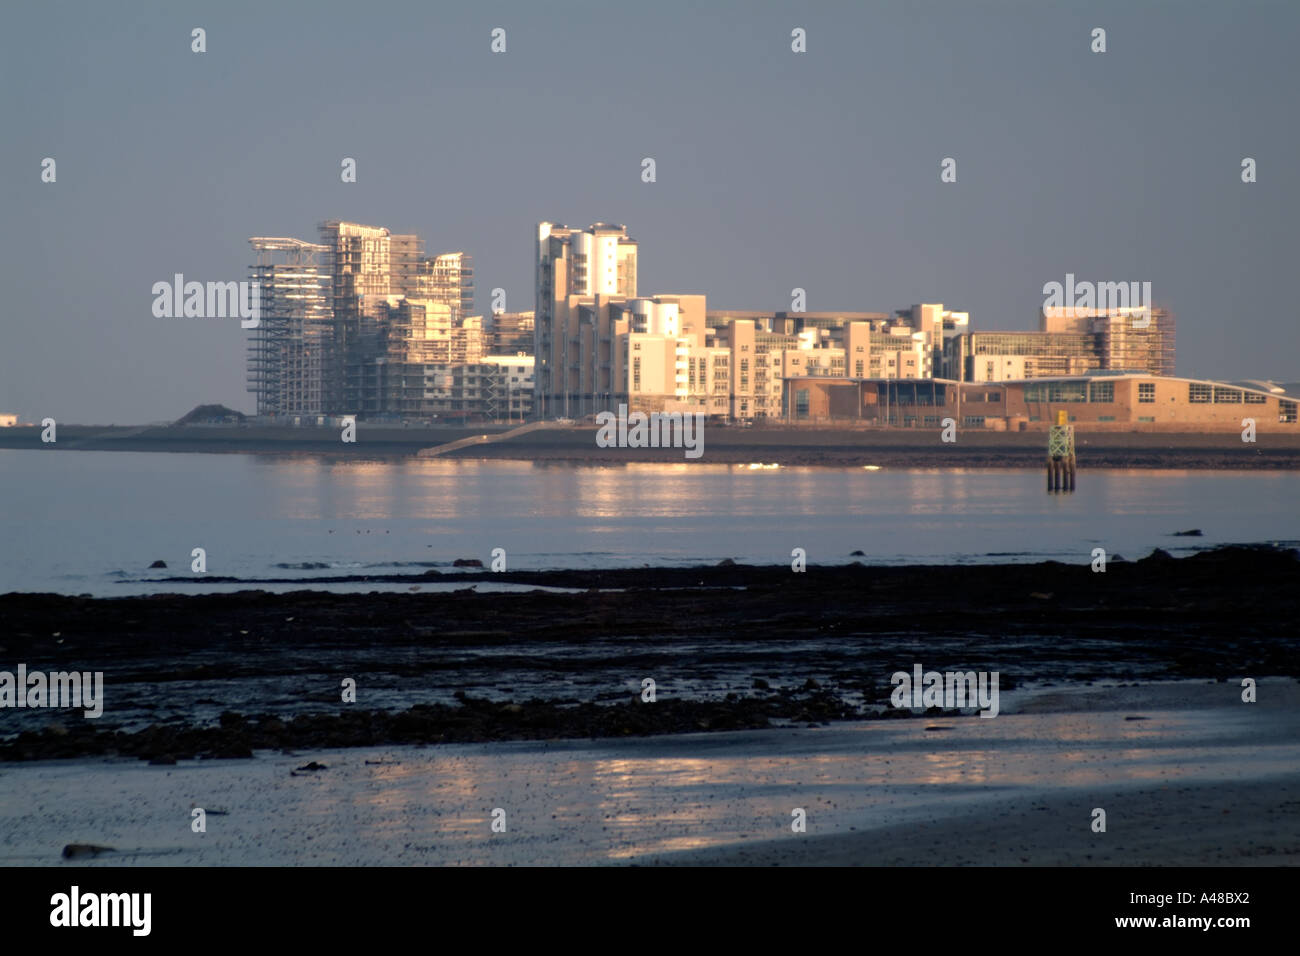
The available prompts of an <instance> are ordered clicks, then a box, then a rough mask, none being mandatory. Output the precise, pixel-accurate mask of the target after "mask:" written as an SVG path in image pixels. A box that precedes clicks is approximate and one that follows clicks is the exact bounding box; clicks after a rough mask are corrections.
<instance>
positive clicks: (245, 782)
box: [0, 678, 1300, 866]
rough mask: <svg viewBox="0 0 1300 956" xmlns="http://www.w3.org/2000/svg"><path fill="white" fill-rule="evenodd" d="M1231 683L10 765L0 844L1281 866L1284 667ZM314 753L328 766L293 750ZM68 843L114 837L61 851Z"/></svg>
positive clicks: (1292, 738)
mask: <svg viewBox="0 0 1300 956" xmlns="http://www.w3.org/2000/svg"><path fill="white" fill-rule="evenodd" d="M1239 695H1240V689H1239V688H1238V687H1235V686H1234V685H1233V684H1231V683H1226V682H1215V683H1211V682H1188V681H1183V682H1171V683H1164V684H1155V685H1143V686H1127V687H1111V688H1101V687H1084V688H1076V689H1066V690H1053V691H1037V692H1033V691H1023V692H1015V691H1013V692H1004V694H1003V697H1002V713H1001V714H1000V715H999V716H998V717H997V718H994V719H983V718H978V717H951V718H949V717H943V718H928V717H922V718H919V719H913V720H893V721H872V722H864V723H852V724H837V725H833V726H831V727H822V728H786V729H773V730H757V731H739V732H727V733H709V734H686V735H675V736H663V737H652V738H635V739H628V740H621V741H549V742H514V743H509V742H507V743H492V744H449V745H442V746H436V747H420V746H407V747H393V748H382V749H379V748H359V749H347V750H325V751H321V750H315V751H303V752H300V753H298V754H296V755H295V754H283V753H278V752H272V751H261V752H259V753H258V754H257V756H256V757H255V759H253V760H204V761H197V760H196V761H182V762H181V763H179V764H177V765H175V766H150V765H148V764H146V763H145V762H143V761H138V760H129V759H122V758H115V759H80V760H58V761H41V762H36V763H30V764H8V765H4V766H3V767H0V864H3V865H11V866H12V865H46V864H48V865H55V866H59V865H63V866H73V865H75V866H81V865H92V866H94V865H110V866H113V865H235V864H251V865H312V864H337V865H398V866H406V865H448V864H525V865H533V864H628V863H652V864H664V863H667V864H674V863H676V864H732V865H735V864H740V865H744V864H786V865H807V864H890V865H962V864H977V865H1020V864H1040V865H1041V864H1048V865H1050V864H1065V865H1093V864H1095V865H1107V864H1109V865H1134V864H1139V865H1148V864H1149V865H1228V866H1237V865H1251V864H1262V865H1278V864H1287V863H1290V864H1294V863H1296V862H1297V861H1300V732H1298V731H1300V684H1297V682H1296V681H1294V680H1291V679H1287V678H1279V679H1272V680H1264V681H1262V682H1261V683H1260V685H1259V702H1258V703H1254V704H1244V703H1241V702H1240V696H1239ZM1139 717H1140V718H1143V719H1132V718H1139ZM936 728H943V729H936ZM312 761H315V762H316V763H318V764H324V765H325V766H326V768H327V769H323V770H310V771H309V770H296V769H295V768H300V767H303V766H305V765H307V764H309V763H310V762H312ZM295 774H296V775H295ZM192 806H198V807H203V808H205V809H206V810H207V811H208V812H209V815H208V817H207V832H206V833H195V832H193V831H192V829H191V820H192V816H191V807H192ZM1097 807H1100V808H1103V809H1105V810H1106V812H1107V821H1106V823H1107V829H1106V832H1105V833H1094V832H1093V831H1092V829H1091V822H1092V811H1093V809H1094V808H1097ZM497 808H500V809H502V810H504V811H505V824H506V832H504V833H494V832H493V830H492V818H493V811H494V809H497ZM795 808H802V809H803V810H804V811H806V816H807V832H806V833H803V834H797V833H794V832H792V830H791V821H792V819H793V817H792V811H793V810H794V809H795ZM219 811H224V813H221V812H219ZM68 843H93V844H99V845H104V846H110V847H114V848H116V852H112V853H105V854H103V855H101V856H99V857H97V858H95V859H93V860H76V861H73V862H65V861H64V860H63V859H62V858H61V856H60V851H61V850H62V848H63V846H64V845H65V844H68Z"/></svg>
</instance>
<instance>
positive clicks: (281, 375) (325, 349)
mask: <svg viewBox="0 0 1300 956" xmlns="http://www.w3.org/2000/svg"><path fill="white" fill-rule="evenodd" d="M248 242H249V245H251V246H252V248H253V252H254V254H255V256H256V262H255V263H254V264H253V265H252V266H250V267H249V278H250V280H251V281H253V282H256V283H258V286H259V296H260V303H261V307H260V315H259V321H258V324H257V325H256V326H255V327H254V328H253V330H252V331H253V335H252V338H251V339H250V340H249V345H248V390H249V391H250V392H251V393H253V395H254V396H255V399H256V403H257V414H258V415H259V416H282V415H292V414H319V413H322V412H324V411H325V410H326V409H325V407H324V404H323V397H324V396H323V394H322V388H323V384H324V381H325V380H326V378H327V377H328V373H327V371H326V369H327V366H328V364H329V361H330V357H331V355H332V354H333V352H332V349H331V339H332V337H333V322H332V317H333V316H332V309H331V296H330V282H329V275H328V271H327V269H326V266H325V263H324V261H323V257H324V254H325V253H326V251H327V250H326V248H325V247H324V246H322V245H318V244H316V243H311V242H304V241H303V240H301V239H293V238H289V237H284V236H254V237H253V238H251V239H249V240H248Z"/></svg>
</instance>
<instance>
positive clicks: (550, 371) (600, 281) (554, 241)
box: [533, 222, 637, 417]
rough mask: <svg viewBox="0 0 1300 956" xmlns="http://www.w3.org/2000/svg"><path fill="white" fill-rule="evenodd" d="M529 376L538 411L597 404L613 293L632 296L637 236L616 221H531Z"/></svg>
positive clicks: (606, 389)
mask: <svg viewBox="0 0 1300 956" xmlns="http://www.w3.org/2000/svg"><path fill="white" fill-rule="evenodd" d="M536 238H537V242H536V247H535V248H536V257H535V263H534V265H535V282H534V306H535V307H534V319H535V321H534V344H533V355H534V357H535V358H536V368H535V373H534V380H535V382H536V390H537V397H536V403H537V408H538V414H539V415H541V416H542V417H557V416H570V415H586V414H591V413H593V412H596V411H599V410H601V409H602V408H604V407H605V406H604V405H600V406H599V407H598V404H599V403H600V402H601V401H603V400H604V399H603V398H602V396H607V395H612V394H613V393H614V391H615V384H614V370H613V357H614V329H613V326H612V325H611V322H612V318H611V316H610V312H609V303H610V300H611V299H613V298H619V299H624V300H625V299H634V298H636V295H637V288H636V272H637V243H636V240H635V239H632V238H631V237H629V236H628V234H627V229H626V228H625V227H623V226H620V225H612V224H610V223H603V222H598V223H595V224H593V225H591V226H590V227H588V228H587V229H570V228H568V227H567V226H563V225H559V224H557V223H552V222H542V223H538V226H537V236H536Z"/></svg>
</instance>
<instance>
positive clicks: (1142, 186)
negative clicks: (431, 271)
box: [0, 0, 1300, 423]
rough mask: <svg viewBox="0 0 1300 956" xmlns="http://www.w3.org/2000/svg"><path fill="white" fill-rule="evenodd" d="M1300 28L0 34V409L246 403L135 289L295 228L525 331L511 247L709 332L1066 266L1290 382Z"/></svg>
mask: <svg viewBox="0 0 1300 956" xmlns="http://www.w3.org/2000/svg"><path fill="white" fill-rule="evenodd" d="M196 26H201V27H203V28H205V29H206V30H207V46H208V50H207V52H206V53H203V54H195V53H192V52H190V30H191V29H192V28H193V27H196ZM497 26H500V27H504V28H505V29H506V31H507V44H508V48H507V52H506V53H504V54H498V55H494V54H492V53H491V52H490V51H489V42H490V36H489V34H490V31H491V29H492V28H493V27H497ZM1298 26H1300V4H1295V3H1288V2H1277V3H1260V2H1232V3H1228V2H1222V3H1193V2H1178V3H1145V2H1140V0H1138V2H1135V0H1124V2H1120V3H1095V2H1088V3H1070V4H1050V3H1042V2H1032V3H1030V2H1026V3H988V2H981V0H969V2H968V0H961V2H956V0H954V2H916V3H874V2H873V3H870V4H866V3H826V2H812V3H786V4H771V3H753V2H742V3H708V2H703V0H694V2H677V0H671V2H670V0H655V2H653V3H628V2H613V3H608V2H604V3H575V2H565V0H548V2H545V3H538V2H534V0H529V2H523V3H517V4H516V3H505V4H479V3H442V2H434V3H429V2H418V3H417V2H412V3H396V2H393V3H388V2H380V0H375V2H367V3H353V2H349V3H311V4H307V3H295V4H290V3H265V2H259V3H231V2H221V3H210V4H180V3H113V4H103V3H62V4H60V3H52V4H45V3H42V4H24V5H23V6H21V7H19V6H8V7H7V9H6V11H5V14H4V28H3V30H2V31H0V71H3V72H2V73H0V80H2V81H3V87H2V88H3V93H0V128H3V130H4V136H3V140H2V141H0V150H2V152H0V171H2V173H3V175H0V209H2V210H3V223H4V229H3V231H0V263H2V265H0V276H2V277H3V280H4V288H5V295H4V298H3V340H2V341H0V411H8V412H18V413H19V414H20V415H21V416H22V417H23V418H25V419H27V420H31V419H37V420H39V419H40V418H41V417H44V416H45V415H52V416H54V417H55V418H57V419H59V420H60V421H77V422H87V423H109V422H117V423H129V422H143V421H154V420H161V419H171V418H175V417H178V416H179V415H181V414H183V413H184V412H186V411H188V410H189V409H190V408H191V407H193V406H194V405H197V404H199V403H201V402H223V403H225V404H227V405H231V406H233V407H236V408H240V409H243V410H246V411H249V410H251V409H252V401H251V396H249V394H248V393H247V391H246V390H245V382H244V379H245V372H244V360H245V336H246V334H247V333H245V332H243V331H242V330H241V329H240V328H239V323H238V321H237V320H217V319H209V320H203V319H157V318H154V317H153V315H152V313H151V311H150V306H151V303H152V298H153V297H152V295H151V294H150V287H151V286H152V284H153V283H154V282H158V281H162V280H170V279H171V277H172V275H173V274H174V273H176V272H181V273H184V274H185V276H186V278H187V279H196V280H199V281H208V280H230V279H243V278H246V273H247V266H248V264H249V262H250V250H249V247H248V243H247V238H248V237H249V236H252V235H294V236H299V237H301V238H305V239H314V238H315V234H316V224H317V223H318V222H319V221H321V220H324V219H326V218H344V219H353V220H357V221H361V222H365V223H370V224H375V225H386V226H389V227H391V228H393V229H395V230H397V231H403V232H405V231H414V232H417V233H419V234H420V235H422V236H423V237H424V239H425V241H426V247H427V249H428V251H429V252H430V253H436V252H443V251H453V250H457V249H463V250H465V251H467V252H470V253H472V254H473V255H474V258H475V269H476V281H477V285H478V290H477V291H478V295H477V308H478V310H479V311H486V310H487V306H488V301H489V291H490V290H491V289H492V288H493V287H494V286H500V287H502V288H504V289H505V290H506V292H507V295H508V301H507V307H508V308H509V309H510V310H512V311H514V310H521V309H531V308H532V265H531V263H532V254H533V240H532V236H533V233H534V224H535V223H536V222H537V221H538V220H540V219H552V220H555V221H558V222H563V223H566V224H568V225H577V226H585V225H587V224H589V223H590V222H592V221H595V220H602V219H603V220H606V221H613V222H621V223H624V224H626V225H627V226H628V228H629V231H630V232H631V234H632V235H633V236H634V237H635V238H636V239H638V240H639V241H640V243H641V250H640V257H639V271H640V276H639V285H640V291H641V292H642V293H655V292H703V293H707V294H708V296H709V304H710V307H711V308H737V309H741V308H743V309H785V308H788V307H789V305H790V290H791V288H793V287H795V286H801V287H803V288H805V289H806V290H807V295H808V302H807V305H808V308H809V309H810V310H823V309H853V310H892V309H894V308H898V307H902V306H906V305H910V304H911V303H913V302H921V301H927V302H935V301H941V302H943V303H945V304H946V305H948V307H950V308H954V309H958V310H967V311H969V312H970V313H971V322H972V325H973V326H974V327H975V328H976V329H982V330H988V329H1031V328H1035V327H1036V321H1037V310H1038V307H1039V306H1040V305H1041V304H1042V301H1043V295H1042V291H1041V290H1042V286H1043V284H1044V283H1046V282H1050V281H1058V282H1063V281H1064V280H1065V275H1066V273H1067V272H1072V273H1074V274H1075V276H1076V278H1077V279H1078V280H1089V281H1121V280H1124V281H1127V280H1144V281H1150V282H1151V283H1152V288H1153V293H1154V297H1155V299H1156V301H1157V303H1159V304H1163V305H1168V306H1169V307H1171V308H1172V309H1174V310H1175V312H1176V314H1177V318H1178V372H1179V374H1182V375H1200V376H1206V377H1222V378H1241V377H1263V378H1275V379H1278V380H1292V381H1293V380H1296V379H1300V362H1298V361H1297V353H1298V352H1300V348H1298V347H1300V332H1297V317H1296V314H1295V312H1296V310H1295V306H1294V303H1293V302H1292V300H1291V295H1290V292H1291V290H1290V282H1291V281H1292V279H1293V275H1294V269H1295V255H1296V251H1297V247H1298V246H1300V244H1298V243H1297V241H1296V231H1295V230H1296V220H1297V212H1298V211H1300V210H1298V208H1297V207H1298V205H1300V203H1298V197H1300V193H1298V191H1297V185H1296V169H1295V167H1296V162H1297V157H1298V156H1300V135H1298V134H1297V124H1296V119H1295V116H1296V112H1295V110H1296V107H1295V101H1296V98H1297V92H1300V83H1297V76H1298V74H1300V67H1297V62H1298V60H1300V57H1298V56H1297V50H1296V42H1297V38H1298V36H1300V31H1298V30H1297V27H1298ZM794 27H803V28H805V29H806V30H807V35H808V52H807V53H805V54H794V53H792V52H791V50H790V31H791V29H792V28H794ZM1093 27H1104V28H1105V29H1106V31H1107V48H1108V49H1107V52H1106V53H1104V54H1094V53H1092V52H1090V49H1089V46H1090V31H1091V30H1092V28H1093ZM46 156H51V157H54V158H55V159H56V161H57V164H58V166H57V170H58V181H57V182H56V183H54V184H45V183H42V182H41V180H40V164H41V160H42V159H43V158H44V157H46ZM345 156H351V157H355V158H356V160H357V163H358V181H357V183H355V184H344V183H342V182H340V178H339V171H340V168H339V163H340V160H341V159H342V158H343V157H345ZM645 156H652V157H654V158H655V160H656V164H657V173H658V182H656V183H654V184H644V183H642V182H641V179H640V163H641V159H642V157H645ZM949 156H951V157H953V158H955V159H956V160H957V182H956V183H955V184H950V185H946V184H942V183H940V181H939V163H940V160H942V159H943V158H944V157H949ZM1246 156H1250V157H1254V158H1255V159H1256V160H1257V162H1258V178H1259V181H1258V182H1257V183H1255V184H1253V185H1246V184H1243V183H1242V182H1241V177H1240V163H1241V160H1242V158H1243V157H1246Z"/></svg>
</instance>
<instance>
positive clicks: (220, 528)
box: [0, 450, 1300, 596]
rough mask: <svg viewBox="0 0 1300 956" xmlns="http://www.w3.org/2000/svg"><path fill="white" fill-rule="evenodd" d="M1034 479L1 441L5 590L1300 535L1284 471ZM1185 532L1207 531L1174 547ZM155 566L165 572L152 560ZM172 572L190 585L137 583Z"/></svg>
mask: <svg viewBox="0 0 1300 956" xmlns="http://www.w3.org/2000/svg"><path fill="white" fill-rule="evenodd" d="M1043 485H1044V480H1043V476H1042V474H1041V473H1040V472H1039V471H1038V470H1027V471H1011V470H979V469H957V470H952V469H944V470H938V469H913V470H894V471H890V470H882V471H876V472H868V471H864V470H861V469H836V468H781V469H778V470H770V471H751V470H749V469H748V468H746V467H744V466H739V465H707V464H698V463H681V464H628V465H625V466H621V467H610V466H604V465H602V466H580V465H569V464H555V463H543V464H533V463H528V462H509V461H448V460H438V459H433V460H428V461H421V460H409V461H393V462H384V463H376V462H339V461H325V460H319V459H304V458H287V457H268V456H254V455H198V454H165V453H162V454H152V453H142V452H98V451H90V452H77V451H57V452H35V451H16V450H0V536H2V539H3V542H4V544H3V548H2V549H0V592H8V591H52V592H59V593H67V594H82V593H89V594H94V595H97V596H100V595H124V594H141V593H152V592H159V591H183V592H190V591H198V590H211V591H217V590H236V589H238V588H240V587H246V586H247V585H213V584H206V585H205V584H203V583H201V581H202V576H201V575H197V574H192V573H191V571H190V562H191V557H190V554H191V551H192V549H194V548H196V547H201V548H204V549H205V550H206V552H207V570H208V574H209V575H230V576H236V577H241V578H268V577H278V578H287V577H297V578H300V577H313V576H320V575H329V574H347V573H353V574H364V573H391V572H410V573H418V572H419V571H421V570H423V569H425V568H429V567H434V568H439V569H443V568H447V567H448V566H449V565H450V563H451V562H452V561H454V560H455V559H457V558H463V557H473V558H478V559H480V560H482V561H483V562H484V563H485V564H487V563H488V562H489V561H490V555H491V552H492V549H493V548H504V549H505V550H506V553H507V556H508V562H509V566H510V567H511V568H521V569H522V568H530V569H543V568H609V567H639V566H642V565H688V564H697V563H716V562H718V561H720V560H722V559H723V558H733V559H735V560H737V561H740V562H743V563H762V564H777V563H788V562H789V561H790V552H791V550H792V549H793V548H796V547H800V548H804V549H805V550H806V552H807V555H808V561H809V563H818V562H821V563H834V562H847V561H853V560H860V561H863V562H865V563H902V562H929V563H954V562H955V563H976V562H1006V561H1036V560H1042V559H1045V558H1054V559H1057V560H1062V561H1076V562H1081V563H1086V562H1087V561H1088V560H1089V558H1090V552H1091V551H1092V549H1093V548H1094V547H1103V548H1105V549H1106V551H1107V553H1108V554H1109V555H1111V556H1114V555H1116V554H1119V555H1122V556H1124V557H1126V558H1129V559H1134V558H1138V557H1141V556H1143V555H1145V554H1147V553H1149V552H1150V551H1151V549H1152V548H1156V547H1160V548H1164V549H1166V550H1168V551H1170V552H1171V553H1175V554H1181V553H1187V552H1188V551H1190V550H1192V549H1196V548H1203V547H1206V546H1210V545H1214V544H1220V543H1226V542H1259V541H1270V542H1280V543H1287V544H1290V545H1292V546H1297V543H1298V542H1300V508H1298V507H1297V503H1296V492H1297V489H1298V488H1300V482H1298V481H1297V476H1296V475H1295V473H1293V472H1208V471H1151V470H1131V471H1102V470H1098V471H1086V472H1083V473H1082V474H1081V475H1080V480H1079V488H1078V490H1077V491H1076V492H1075V493H1074V494H1072V495H1048V494H1047V493H1046V492H1045V491H1044V488H1043ZM1188 528H1200V529H1202V530H1203V531H1204V536H1203V537H1199V538H1188V537H1173V536H1172V534H1173V532H1176V531H1181V530H1184V529H1188ZM855 550H860V551H862V552H863V553H864V555H865V556H863V557H856V556H852V555H851V552H853V551H855ZM156 559H161V560H164V561H166V562H167V565H168V570H166V571H157V570H152V571H151V570H148V567H149V565H150V563H152V562H153V561H154V560H156ZM169 575H181V576H185V577H192V578H195V579H198V580H196V581H195V582H194V583H192V584H190V583H185V584H180V583H166V584H157V583H151V582H150V581H149V579H151V578H158V577H163V576H169ZM324 586H325V585H313V587H324ZM448 586H450V585H448ZM289 587H291V586H283V587H280V588H277V589H288V588H289ZM332 587H333V588H335V589H338V590H345V589H346V590H361V591H370V590H376V589H382V588H385V587H388V588H393V589H400V588H403V587H404V585H401V584H397V585H376V584H370V583H364V584H357V585H351V586H332ZM430 589H431V588H428V587H426V588H425V590H430ZM480 590H484V588H483V587H482V586H481V585H480Z"/></svg>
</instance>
